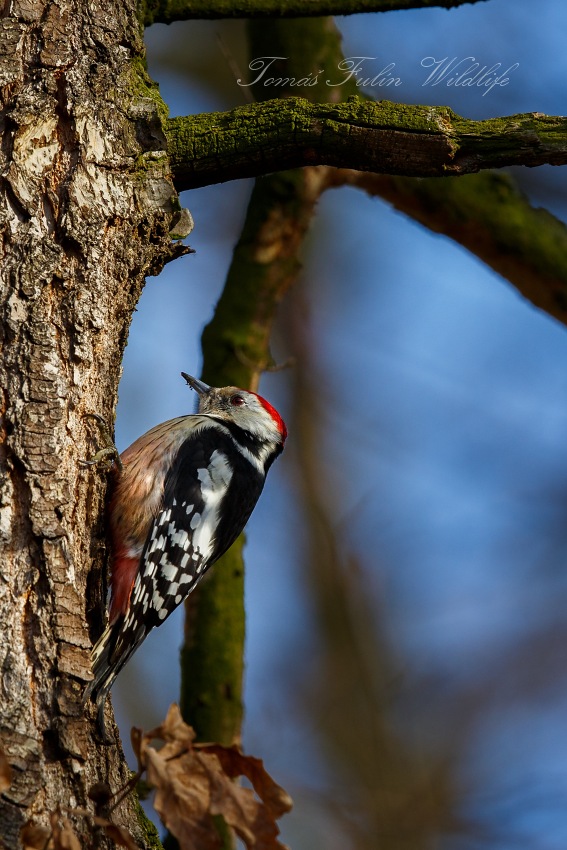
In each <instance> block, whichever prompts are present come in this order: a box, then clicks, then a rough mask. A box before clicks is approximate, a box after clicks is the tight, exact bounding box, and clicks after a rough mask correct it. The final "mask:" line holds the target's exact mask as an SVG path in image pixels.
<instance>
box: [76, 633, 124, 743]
mask: <svg viewBox="0 0 567 850" xmlns="http://www.w3.org/2000/svg"><path fill="white" fill-rule="evenodd" d="M123 623H124V617H119V618H118V619H117V620H115V621H114V623H112V624H111V625H109V626H108V627H107V628H106V629H105V631H104V632H103V633H102V635H101V636H100V638H99V639H98V641H97V642H96V644H95V645H94V646H93V649H92V654H91V657H92V670H93V674H94V678H93V680H92V681H91V682H89V684H88V685H87V687H86V688H85V692H84V694H83V704H84V703H87V702H88V701H89V700H92V701H93V702H94V703H96V707H97V723H98V726H99V729H100V731H101V733H102V736H103V738H104V739H105V740H106V730H105V725H104V706H105V703H106V698H107V696H108V692H109V690H110V689H111V687H112V685H113V684H114V680H115V679H116V677H117V676H118V673H119V672H120V670H121V669H122V667H123V666H124V665H125V664H126V662H127V661H128V659H129V658H130V656H131V655H132V653H133V652H134V650H135V649H136V646H137V644H136V645H135V646H132V647H127V648H126V647H125V646H124V642H123V641H121V640H120V638H121V636H122V635H121V633H122V626H123ZM124 650H126V651H124Z"/></svg>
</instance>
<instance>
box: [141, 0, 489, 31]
mask: <svg viewBox="0 0 567 850" xmlns="http://www.w3.org/2000/svg"><path fill="white" fill-rule="evenodd" d="M480 2H485V0H286V2H285V3H282V2H281V0H145V2H143V3H142V19H143V21H144V24H145V26H147V27H148V26H150V25H151V24H171V23H173V22H174V21H188V20H195V19H201V20H205V19H212V18H305V17H319V16H322V15H355V14H358V13H361V12H392V11H394V10H399V9H429V8H432V7H435V6H437V7H441V8H443V9H453V8H455V7H456V6H464V5H470V4H471V3H480Z"/></svg>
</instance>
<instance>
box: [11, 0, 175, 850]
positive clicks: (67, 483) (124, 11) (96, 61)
mask: <svg viewBox="0 0 567 850" xmlns="http://www.w3.org/2000/svg"><path fill="white" fill-rule="evenodd" d="M5 14H6V15H7V16H6V17H4V18H2V19H1V20H0V86H1V96H2V106H3V111H2V148H1V153H0V157H1V159H2V166H1V174H2V177H1V178H0V216H1V219H0V221H1V232H2V248H1V250H2V263H1V266H0V286H1V289H2V297H1V301H0V303H1V308H0V309H1V310H2V317H1V320H0V334H1V336H0V339H1V342H2V348H1V351H0V387H1V393H2V395H1V409H0V414H1V417H2V418H1V422H0V425H1V433H2V443H1V455H0V462H1V465H2V474H1V478H0V546H1V555H0V624H1V628H0V671H1V678H0V688H1V691H0V700H1V702H0V706H1V707H0V746H1V747H2V749H3V750H4V752H5V753H6V756H7V759H8V761H9V763H10V764H11V766H12V783H11V786H10V787H9V788H8V790H7V791H5V793H4V794H3V795H0V835H1V838H2V840H3V842H4V844H5V846H6V847H8V848H12V847H15V846H16V844H17V841H18V834H19V831H20V829H21V827H22V826H23V825H24V824H25V823H26V822H28V821H29V820H32V821H33V822H39V823H42V824H44V825H48V824H49V814H50V813H53V812H55V811H57V810H59V811H61V813H62V815H63V816H65V817H69V816H71V820H72V821H73V817H72V812H73V810H74V809H76V808H77V807H85V808H90V809H91V810H92V804H90V805H89V800H88V797H87V792H88V789H89V788H90V787H91V786H92V785H93V783H95V782H99V781H105V782H108V783H109V785H110V786H111V788H112V789H113V790H116V788H117V787H119V786H120V785H121V784H122V783H124V782H125V781H126V780H127V778H128V776H129V772H128V770H127V767H126V765H125V762H124V758H123V755H122V751H121V748H120V746H119V743H118V736H117V732H116V729H115V727H112V735H113V738H114V742H115V745H113V746H105V745H103V744H101V742H100V739H99V738H98V735H97V732H96V729H95V726H94V722H93V716H94V712H93V711H92V709H91V708H90V707H83V706H82V705H81V697H82V691H83V688H84V685H85V682H86V681H87V680H88V679H89V678H90V646H91V639H92V638H95V637H96V636H97V635H98V633H99V632H100V629H101V625H102V610H103V607H104V604H103V597H104V593H103V590H102V588H103V585H104V551H103V547H102V545H101V542H100V541H101V539H104V534H103V526H102V515H103V500H104V492H105V476H104V475H101V474H100V473H98V472H92V471H90V470H89V471H85V470H84V469H82V468H81V467H80V465H79V464H78V460H79V459H80V458H82V457H85V456H86V455H88V454H89V453H92V450H93V437H95V436H96V430H93V427H92V425H91V424H90V422H89V420H88V419H85V418H84V417H85V414H86V413H89V412H93V411H94V412H97V413H101V414H103V415H104V416H105V417H106V418H107V419H108V420H109V421H110V422H112V421H113V417H114V404H115V401H116V392H117V385H118V379H119V376H120V363H121V358H122V353H123V349H124V346H125V343H126V339H127V334H128V327H129V323H130V319H131V315H132V312H133V309H134V307H135V305H136V302H137V300H138V297H139V295H140V292H141V289H142V286H143V283H144V276H145V275H146V274H156V273H157V272H158V271H159V270H160V269H161V267H162V266H163V264H164V262H166V261H167V260H168V259H171V258H172V257H173V256H175V255H176V254H179V253H181V252H182V250H183V249H181V250H177V249H176V247H175V246H174V245H173V244H172V242H171V239H170V237H169V236H168V234H169V232H170V230H171V227H172V224H173V220H174V218H175V216H176V215H177V210H178V209H179V208H178V204H177V200H176V196H175V192H174V189H173V186H172V184H171V182H170V179H169V176H168V174H169V169H168V160H167V157H166V154H165V153H164V147H165V141H164V136H163V134H162V131H161V122H160V118H162V117H163V115H164V112H163V111H162V108H163V104H162V103H161V101H160V100H159V95H158V94H157V89H156V88H154V87H153V86H152V84H151V82H150V81H149V79H148V78H147V75H146V73H145V64H144V54H143V49H144V48H143V42H142V35H141V29H140V25H139V22H138V19H137V16H136V7H135V5H134V3H133V2H131V0H110V2H107V3H105V4H104V7H103V6H100V5H98V4H92V3H88V4H87V3H81V2H78V0H58V2H57V3H54V2H51V3H49V2H45V0H13V2H12V4H11V12H10V13H5ZM91 422H92V420H91ZM93 564H94V566H93ZM87 623H90V633H89V626H88V625H87ZM116 820H117V822H119V823H124V824H128V825H129V827H130V828H131V829H132V830H133V832H134V834H135V836H136V839H137V841H138V842H139V843H140V845H141V846H147V845H148V840H149V839H147V838H145V837H144V835H143V834H142V830H141V828H140V827H137V826H135V825H134V826H133V824H134V823H135V820H136V817H135V809H134V803H133V802H132V801H131V799H130V798H129V800H128V801H127V802H126V803H125V804H123V805H121V806H120V807H119V808H118V809H117V811H116ZM73 822H74V828H75V829H76V831H77V832H78V833H81V832H82V831H84V830H86V829H87V822H86V820H85V819H84V818H79V817H78V818H76V819H75V820H74V821H73ZM103 841H104V840H103ZM1 844H2V841H0V845H1Z"/></svg>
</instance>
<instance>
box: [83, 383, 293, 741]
mask: <svg viewBox="0 0 567 850" xmlns="http://www.w3.org/2000/svg"><path fill="white" fill-rule="evenodd" d="M181 375H182V377H183V378H184V379H185V380H186V381H187V384H188V385H189V386H190V387H191V388H192V389H194V390H195V391H196V392H197V393H198V395H199V410H198V413H195V414H192V415H189V416H180V417H178V418H177V419H171V420H169V421H168V422H163V423H162V424H161V425H156V427H155V428H152V429H151V430H150V431H148V432H147V433H145V434H143V435H142V436H141V437H139V438H138V439H137V440H136V441H135V442H134V443H132V445H131V446H130V447H129V448H127V449H126V450H125V451H124V452H123V453H122V455H121V456H120V458H119V462H118V463H116V464H115V465H114V469H113V479H114V480H113V487H112V495H111V498H110V502H109V511H108V525H109V533H110V542H111V597H110V610H109V619H108V626H107V628H106V630H105V631H104V632H103V634H102V636H101V637H100V639H99V640H98V642H97V643H96V645H95V646H94V648H93V651H92V659H93V660H92V667H93V674H94V678H93V680H92V681H91V682H90V683H89V685H88V687H87V688H86V691H85V696H84V699H85V701H86V700H88V699H92V700H94V701H95V702H96V705H97V709H98V722H99V726H100V728H101V730H102V731H103V733H104V705H105V701H106V697H107V695H108V691H109V690H110V688H111V687H112V684H113V682H114V680H115V679H116V676H117V675H118V673H119V672H120V670H121V669H122V667H123V666H124V664H126V662H127V661H128V659H129V658H130V657H131V655H132V654H133V653H134V652H135V650H136V649H137V648H138V646H139V645H140V644H141V643H142V641H143V640H144V639H145V638H146V636H147V635H148V633H149V632H150V631H151V630H152V629H153V627H154V626H159V625H160V624H161V623H163V622H164V620H165V619H167V617H168V616H169V615H170V614H171V612H172V611H173V610H174V609H175V608H177V606H178V605H179V604H180V603H181V602H182V601H183V600H184V599H185V597H186V596H187V595H188V594H189V593H190V592H191V591H192V590H193V588H194V587H195V585H196V584H197V582H198V581H199V579H201V578H202V576H203V575H204V573H205V572H206V571H207V570H208V568H209V567H210V566H211V564H213V563H214V562H215V561H216V560H218V558H220V556H221V555H222V554H223V553H224V552H226V550H227V549H228V548H229V546H231V544H232V543H234V541H235V540H236V538H237V537H238V535H239V534H240V532H241V531H242V529H243V528H244V526H245V525H246V523H247V521H248V518H249V517H250V514H251V513H252V510H253V508H254V506H255V504H256V502H257V501H258V498H259V496H260V493H261V492H262V488H263V487H264V481H265V479H266V475H267V472H268V470H269V468H270V466H271V465H272V463H273V462H274V460H275V459H276V458H277V457H278V455H279V454H281V452H282V450H283V447H284V443H285V440H286V437H287V429H286V426H285V423H284V421H283V419H282V418H281V416H280V415H279V413H278V412H277V410H275V409H274V408H273V407H272V405H271V404H270V403H269V402H267V401H266V400H265V399H263V398H262V397H261V396H259V395H257V394H256V393H253V392H248V391H247V390H242V389H238V388H237V387H222V388H217V387H210V386H208V385H207V384H205V383H203V382H202V381H199V380H197V379H196V378H193V377H192V376H191V375H187V374H186V373H185V372H182V373H181ZM107 454H108V450H103V451H102V452H99V453H98V456H104V455H107ZM116 455H118V453H117V452H116ZM98 456H95V458H94V459H93V461H90V462H87V463H93V462H96V460H97V457H98Z"/></svg>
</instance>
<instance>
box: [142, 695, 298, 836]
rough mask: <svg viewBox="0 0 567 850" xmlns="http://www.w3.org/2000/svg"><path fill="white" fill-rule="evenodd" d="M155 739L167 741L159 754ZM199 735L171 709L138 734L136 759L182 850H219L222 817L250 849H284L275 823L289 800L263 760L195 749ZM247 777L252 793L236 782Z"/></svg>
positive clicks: (215, 748) (213, 748)
mask: <svg viewBox="0 0 567 850" xmlns="http://www.w3.org/2000/svg"><path fill="white" fill-rule="evenodd" d="M154 739H159V740H161V741H163V742H164V745H163V746H162V747H161V749H159V750H157V749H155V747H153V746H152V745H151V742H152V741H153V740H154ZM194 740H195V733H194V731H193V729H192V728H191V727H190V726H188V725H187V724H186V723H185V722H184V721H183V718H182V717H181V713H180V711H179V708H178V706H176V705H172V706H171V707H170V709H169V711H168V713H167V717H166V719H165V721H164V723H163V724H162V725H161V726H159V727H157V729H152V731H151V732H148V733H147V734H146V735H140V734H139V733H138V734H135V735H134V736H133V743H134V746H135V748H136V757H137V758H138V761H139V763H140V765H141V767H143V768H145V770H146V771H147V777H148V782H149V783H150V784H151V785H153V786H154V788H155V789H156V796H155V801H154V806H155V809H156V811H157V812H158V814H159V816H160V818H161V820H162V822H163V823H164V825H165V826H166V827H167V828H168V829H169V831H170V832H171V833H172V834H173V835H174V836H175V838H176V839H177V841H178V842H179V845H180V848H181V850H218V848H220V847H221V839H220V835H219V832H218V830H217V828H216V825H215V821H214V818H215V816H218V815H220V816H221V817H222V818H223V819H224V820H225V822H226V823H227V824H228V825H229V826H230V827H232V829H234V831H235V832H236V834H237V835H238V837H239V838H240V839H241V840H242V841H243V842H244V844H245V845H246V847H247V850H285V847H284V845H283V844H281V843H280V842H279V841H278V840H277V836H278V834H279V828H278V826H277V823H276V819H277V818H278V817H280V816H281V815H282V814H284V813H285V812H287V811H289V810H290V809H291V805H292V802H291V798H290V797H289V795H288V794H287V792H286V791H284V789H283V788H281V787H280V786H279V785H277V783H276V782H274V780H273V779H272V778H271V776H270V775H269V774H268V773H267V771H266V770H265V769H264V766H263V764H262V762H261V760H260V759H256V758H253V757H251V756H246V755H243V754H242V753H241V752H240V751H239V750H238V749H237V748H236V747H222V746H220V745H219V744H195V743H194ZM240 776H245V777H246V778H247V779H248V780H249V781H250V783H251V784H252V786H253V788H254V791H252V790H251V789H249V788H242V787H241V786H240V785H238V784H236V782H234V780H235V779H236V778H238V777H240Z"/></svg>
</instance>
